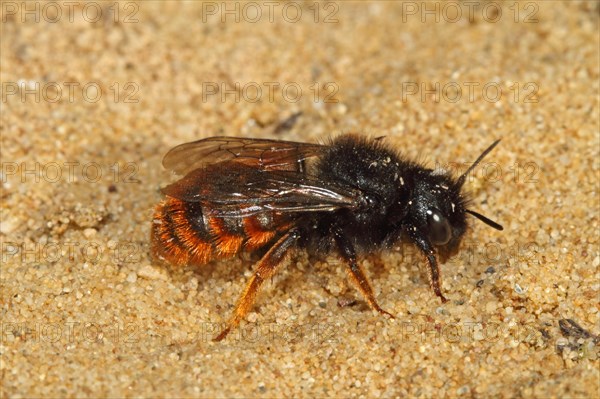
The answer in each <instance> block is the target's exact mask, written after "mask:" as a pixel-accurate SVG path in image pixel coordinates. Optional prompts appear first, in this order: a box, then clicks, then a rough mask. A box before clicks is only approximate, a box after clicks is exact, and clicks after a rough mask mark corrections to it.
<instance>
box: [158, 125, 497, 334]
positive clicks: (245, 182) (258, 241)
mask: <svg viewBox="0 0 600 399" xmlns="http://www.w3.org/2000/svg"><path fill="white" fill-rule="evenodd" d="M498 142H499V140H498V141H495V142H494V143H493V144H492V145H490V146H489V147H488V148H487V149H486V150H485V151H484V152H483V153H482V154H481V155H480V156H479V157H478V158H477V160H476V161H475V162H474V163H473V164H472V165H471V167H470V168H469V170H467V171H466V172H465V173H464V174H462V175H461V176H459V177H453V176H451V175H450V174H449V173H447V172H444V171H440V170H433V169H428V168H426V167H424V166H423V165H421V164H419V163H417V162H413V161H410V160H406V159H405V158H404V157H402V156H400V155H399V153H398V152H396V151H395V150H394V149H392V148H390V147H389V146H388V145H386V144H385V142H384V140H382V138H381V137H380V138H367V137H363V136H359V135H354V134H346V135H341V136H339V137H336V138H335V139H332V140H331V141H330V142H329V143H327V144H309V143H297V142H290V141H281V140H268V139H248V138H236V137H211V138H207V139H203V140H198V141H194V142H191V143H186V144H182V145H179V146H177V147H175V148H173V149H172V150H171V151H169V152H168V153H167V155H166V156H165V158H164V160H163V165H164V166H165V168H166V169H168V170H170V171H173V172H175V173H177V174H180V175H183V176H184V177H183V178H182V179H181V180H179V181H177V182H175V183H173V184H171V185H169V186H167V187H166V188H165V189H163V193H164V194H165V196H166V198H165V199H164V200H163V201H162V202H161V203H160V204H159V205H158V206H157V207H156V210H155V214H154V220H153V225H152V249H153V253H154V255H155V257H157V258H159V259H161V260H163V261H166V262H168V263H171V264H174V265H181V266H184V265H199V264H204V263H207V262H209V261H210V260H212V259H219V258H228V257H232V256H234V255H235V254H237V253H239V252H241V251H255V250H258V249H259V248H263V247H264V248H268V250H267V251H266V253H265V255H264V256H263V257H262V259H261V260H260V261H259V262H258V264H257V265H256V267H255V273H254V275H253V276H252V277H251V278H250V280H249V281H248V283H247V286H246V288H245V289H244V291H243V293H242V295H241V298H240V299H239V302H238V304H237V306H236V308H235V311H234V313H233V315H232V317H231V318H230V320H229V322H228V324H227V326H226V327H225V328H224V329H223V330H222V332H221V333H220V334H219V335H218V336H217V337H216V338H215V340H222V339H223V338H225V336H226V335H227V334H228V333H229V332H230V331H231V329H233V328H235V327H237V326H238V325H239V323H240V321H241V320H242V319H243V318H244V316H246V315H247V314H248V312H249V311H250V309H251V307H252V305H253V304H254V302H255V299H256V295H257V293H258V291H259V289H260V287H261V285H262V284H263V283H264V282H265V281H266V280H268V279H270V278H271V277H272V276H273V275H274V273H275V272H276V270H277V269H278V267H279V266H280V265H281V264H282V263H283V261H284V260H285V259H286V257H287V256H288V255H289V254H290V252H291V251H293V250H296V249H307V250H310V251H311V252H317V253H329V252H335V253H337V254H338V255H339V257H340V258H341V259H342V260H343V261H344V263H345V265H346V267H347V270H348V272H349V275H350V277H351V280H352V281H353V282H354V284H355V285H356V287H357V288H358V290H359V291H360V292H361V294H362V295H363V296H364V298H365V299H366V301H367V303H368V304H369V305H370V307H371V308H373V309H374V310H377V311H378V312H380V313H383V314H387V315H389V316H391V317H394V316H393V315H391V314H390V313H388V312H386V311H385V310H383V309H382V308H381V307H380V306H379V304H378V303H377V300H376V299H375V295H374V293H373V289H372V288H371V285H370V283H369V281H368V279H367V276H366V275H365V272H364V270H363V269H362V267H361V266H360V264H359V261H358V256H359V255H360V254H365V253H369V252H372V251H376V250H381V249H390V248H392V247H393V246H394V245H395V244H397V243H398V242H400V240H408V241H410V242H412V243H414V244H415V245H416V246H417V247H418V248H419V249H420V251H421V252H422V253H423V255H424V257H425V258H426V260H427V264H428V266H429V267H428V274H429V281H430V284H431V288H432V289H433V291H434V293H435V294H436V295H437V296H438V297H439V298H440V299H441V300H442V301H443V302H445V301H446V298H445V297H444V296H443V294H442V291H441V289H440V272H439V268H438V263H437V259H436V253H437V252H436V250H444V251H451V250H453V249H455V248H457V246H458V244H459V243H460V240H461V237H462V236H463V234H464V233H465V230H466V228H467V214H469V215H471V216H474V217H476V218H477V219H479V220H481V221H483V222H484V223H486V224H487V225H489V226H491V227H493V228H495V229H497V230H502V226H500V225H499V224H498V223H496V222H494V221H492V220H490V219H488V218H487V217H485V216H483V215H481V214H479V213H477V212H476V211H474V210H472V209H469V208H468V201H467V199H466V197H465V195H464V193H463V192H462V188H463V184H464V182H465V180H466V177H467V175H468V174H469V172H470V171H471V170H472V169H473V168H475V166H476V165H477V164H478V163H479V162H480V161H481V160H482V159H483V158H484V157H485V156H486V155H487V154H488V153H489V152H490V151H491V150H492V149H493V148H494V147H495V146H496V145H497V144H498Z"/></svg>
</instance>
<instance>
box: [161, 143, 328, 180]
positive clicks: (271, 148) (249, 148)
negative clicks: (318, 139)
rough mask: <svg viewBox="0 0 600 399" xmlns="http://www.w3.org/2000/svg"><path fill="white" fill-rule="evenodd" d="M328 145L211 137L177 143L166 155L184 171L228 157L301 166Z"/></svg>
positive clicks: (170, 166) (267, 165) (169, 164)
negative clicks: (305, 160)
mask: <svg viewBox="0 0 600 399" xmlns="http://www.w3.org/2000/svg"><path fill="white" fill-rule="evenodd" d="M327 147H328V146H326V145H322V144H310V143H298V142H293V141H283V140H269V139H249V138H241V137H225V136H220V137H210V138H207V139H202V140H198V141H192V142H190V143H185V144H181V145H178V146H177V147H174V148H173V149H171V150H170V151H169V152H168V153H167V155H165V157H164V159H163V166H164V167H165V169H167V170H170V171H173V172H175V173H177V174H180V175H185V174H186V173H189V172H191V171H193V170H195V169H198V168H201V167H203V166H206V165H209V164H215V163H220V162H227V161H233V162H237V163H242V164H245V165H248V166H254V167H256V168H260V169H280V170H281V169H298V168H299V164H300V162H302V161H303V160H304V159H306V158H309V157H312V156H316V155H319V154H320V153H321V152H322V151H323V150H324V149H326V148H327Z"/></svg>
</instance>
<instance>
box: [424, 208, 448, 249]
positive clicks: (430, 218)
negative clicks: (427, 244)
mask: <svg viewBox="0 0 600 399" xmlns="http://www.w3.org/2000/svg"><path fill="white" fill-rule="evenodd" d="M427 227H428V229H429V239H430V240H431V242H432V243H433V244H434V245H445V244H447V243H448V241H450V238H451V237H452V229H451V228H450V223H449V222H448V219H446V217H445V216H444V215H442V213H441V212H440V211H439V210H437V209H429V210H427Z"/></svg>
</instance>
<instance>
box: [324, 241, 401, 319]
mask: <svg viewBox="0 0 600 399" xmlns="http://www.w3.org/2000/svg"><path fill="white" fill-rule="evenodd" d="M333 236H334V238H335V242H336V244H337V246H338V250H339V251H340V255H341V256H342V259H343V260H344V261H345V263H346V266H347V271H348V274H349V275H350V279H351V280H352V281H353V282H354V284H355V285H356V286H357V288H358V290H359V291H360V293H361V294H362V295H363V296H364V298H365V299H366V300H367V303H368V304H369V306H370V307H371V309H373V310H376V311H378V312H379V313H381V314H386V315H388V316H390V317H391V318H392V319H394V318H395V317H394V315H393V314H391V313H390V312H386V311H385V310H383V309H381V307H380V306H379V304H378V303H377V300H376V299H375V294H374V293H373V288H371V284H369V280H367V276H365V273H364V271H363V269H362V267H360V265H359V264H358V262H357V261H356V252H355V251H354V247H353V246H352V243H351V242H350V241H348V239H347V238H346V237H345V236H344V235H343V234H342V232H341V231H339V230H334V231H333Z"/></svg>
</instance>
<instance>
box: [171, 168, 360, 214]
mask: <svg viewBox="0 0 600 399" xmlns="http://www.w3.org/2000/svg"><path fill="white" fill-rule="evenodd" d="M163 192H164V193H165V194H166V195H169V196H171V197H175V198H178V199H180V200H183V201H189V202H202V203H205V204H207V205H209V206H206V207H204V209H206V212H208V213H209V214H211V215H214V216H219V217H246V216H249V215H252V214H256V213H260V212H266V211H278V212H282V213H291V212H316V211H334V210H336V209H340V208H350V209H353V208H357V207H359V206H361V205H362V204H364V198H363V194H362V192H361V191H360V190H357V189H354V188H352V187H345V186H341V185H339V184H336V183H332V182H327V181H324V180H322V179H319V178H317V177H312V176H307V175H306V174H304V173H302V172H300V171H293V170H260V169H257V168H255V167H250V166H247V165H244V164H239V163H236V162H225V163H221V164H217V165H212V166H208V167H206V168H201V169H196V170H194V171H193V172H191V173H189V174H188V175H186V176H185V177H184V178H183V179H181V180H179V181H178V182H176V183H173V184H171V185H169V186H167V187H166V188H165V189H163Z"/></svg>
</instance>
